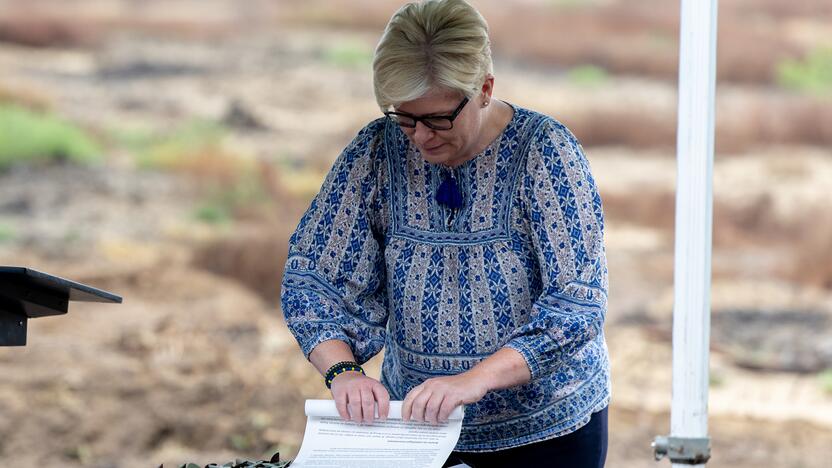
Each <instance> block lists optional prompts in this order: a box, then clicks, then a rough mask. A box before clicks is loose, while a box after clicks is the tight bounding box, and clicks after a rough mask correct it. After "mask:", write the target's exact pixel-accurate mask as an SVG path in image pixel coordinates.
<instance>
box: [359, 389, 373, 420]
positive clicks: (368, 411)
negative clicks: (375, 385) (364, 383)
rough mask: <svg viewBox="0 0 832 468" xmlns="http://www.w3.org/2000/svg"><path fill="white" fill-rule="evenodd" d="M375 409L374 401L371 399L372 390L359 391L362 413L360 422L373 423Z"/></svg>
mask: <svg viewBox="0 0 832 468" xmlns="http://www.w3.org/2000/svg"><path fill="white" fill-rule="evenodd" d="M375 407H376V401H375V398H373V391H372V389H370V388H365V389H363V390H361V410H362V412H363V413H364V417H363V418H362V420H363V421H364V422H365V423H367V424H371V423H372V422H373V418H374V417H375Z"/></svg>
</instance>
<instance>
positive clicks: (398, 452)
mask: <svg viewBox="0 0 832 468" xmlns="http://www.w3.org/2000/svg"><path fill="white" fill-rule="evenodd" d="M376 411H378V410H376ZM306 416H307V421H306V432H305V433H304V434H303V443H302V444H301V447H300V451H299V452H298V456H297V457H295V459H294V461H292V468H324V467H331V468H441V467H442V464H443V463H445V460H447V459H448V455H450V454H451V452H452V451H453V449H454V447H455V446H456V442H457V440H459V433H460V431H461V430H462V417H463V409H462V407H458V408H456V409H455V410H454V411H453V412H452V413H451V416H450V418H448V422H446V423H444V424H431V423H427V422H416V421H404V420H402V402H401V401H391V402H390V414H389V416H388V418H387V420H386V421H379V420H378V419H376V420H374V421H373V423H372V424H359V423H355V422H352V421H343V420H341V417H340V416H339V415H338V410H337V409H336V408H335V402H334V401H333V400H306Z"/></svg>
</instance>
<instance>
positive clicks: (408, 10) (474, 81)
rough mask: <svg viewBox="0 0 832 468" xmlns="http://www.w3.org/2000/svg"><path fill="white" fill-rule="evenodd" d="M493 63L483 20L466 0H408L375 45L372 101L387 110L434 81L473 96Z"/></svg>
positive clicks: (485, 24)
mask: <svg viewBox="0 0 832 468" xmlns="http://www.w3.org/2000/svg"><path fill="white" fill-rule="evenodd" d="M492 67H493V65H492V63H491V46H490V43H489V39H488V24H487V23H486V22H485V19H484V18H483V17H482V15H480V13H479V12H478V11H477V10H476V9H475V8H474V7H472V6H471V5H470V4H468V3H467V2H466V1H465V0H425V1H421V2H413V3H408V4H407V5H405V6H403V7H402V8H400V9H399V11H397V12H396V13H395V14H394V15H393V17H392V18H390V22H389V23H387V27H386V28H385V30H384V34H383V35H382V37H381V40H380V41H379V43H378V46H377V47H376V52H375V57H374V59H373V87H374V90H375V95H376V102H378V105H379V107H380V108H381V110H382V111H386V110H389V108H390V106H397V105H399V104H401V103H403V102H406V101H411V100H413V99H417V98H419V97H421V96H423V95H424V94H425V93H427V92H428V91H429V90H430V89H431V88H436V87H438V88H445V89H451V90H458V91H460V92H462V93H463V94H465V96H467V97H468V98H472V97H473V96H474V94H475V93H476V92H478V91H479V89H480V87H481V86H482V84H483V83H484V82H485V78H486V76H487V75H488V74H490V73H492Z"/></svg>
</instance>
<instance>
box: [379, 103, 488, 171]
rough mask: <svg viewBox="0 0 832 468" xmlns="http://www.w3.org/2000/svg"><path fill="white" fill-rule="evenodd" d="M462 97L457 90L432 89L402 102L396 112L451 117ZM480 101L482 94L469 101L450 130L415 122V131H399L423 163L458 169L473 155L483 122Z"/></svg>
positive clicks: (411, 129) (404, 128)
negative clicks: (405, 136) (433, 127)
mask: <svg viewBox="0 0 832 468" xmlns="http://www.w3.org/2000/svg"><path fill="white" fill-rule="evenodd" d="M464 97H465V96H464V95H463V94H462V93H460V92H459V91H453V90H447V89H434V90H431V91H430V92H428V93H427V94H425V95H424V96H422V97H420V98H418V99H414V100H412V101H407V102H403V103H402V104H400V105H399V106H397V107H396V109H395V110H396V111H397V112H404V113H408V114H412V115H416V116H428V115H451V114H452V113H453V112H454V110H455V109H456V108H457V106H459V103H460V102H462V99H463V98H464ZM481 101H482V94H479V95H476V96H474V97H473V98H471V100H470V101H469V102H468V103H467V104H465V107H463V108H462V110H461V111H460V113H459V114H458V115H457V116H456V119H454V126H453V128H452V129H450V130H434V129H431V128H428V127H426V126H425V124H424V123H422V122H416V128H407V127H401V129H402V131H404V133H405V134H406V135H407V137H408V138H409V139H410V141H411V142H412V143H413V145H414V146H416V148H417V149H419V152H420V153H421V154H422V158H424V159H425V160H426V161H428V162H430V163H433V164H442V165H445V166H457V165H459V164H462V163H463V162H465V161H466V160H467V159H469V158H470V157H472V156H473V150H474V148H475V147H476V145H477V142H478V141H479V137H480V131H481V128H482V123H483V116H482V111H483V107H482V105H481Z"/></svg>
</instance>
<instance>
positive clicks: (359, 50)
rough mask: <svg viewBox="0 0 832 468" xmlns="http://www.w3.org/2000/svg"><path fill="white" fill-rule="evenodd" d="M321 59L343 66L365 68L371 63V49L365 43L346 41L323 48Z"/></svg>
mask: <svg viewBox="0 0 832 468" xmlns="http://www.w3.org/2000/svg"><path fill="white" fill-rule="evenodd" d="M323 59H324V61H325V62H326V63H328V64H330V65H335V66H338V67H344V68H366V67H369V66H370V64H372V63H373V49H372V48H371V47H370V46H368V45H367V44H366V43H363V42H358V41H346V42H343V43H341V44H338V45H334V46H332V47H329V48H327V49H325V50H324V53H323Z"/></svg>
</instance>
